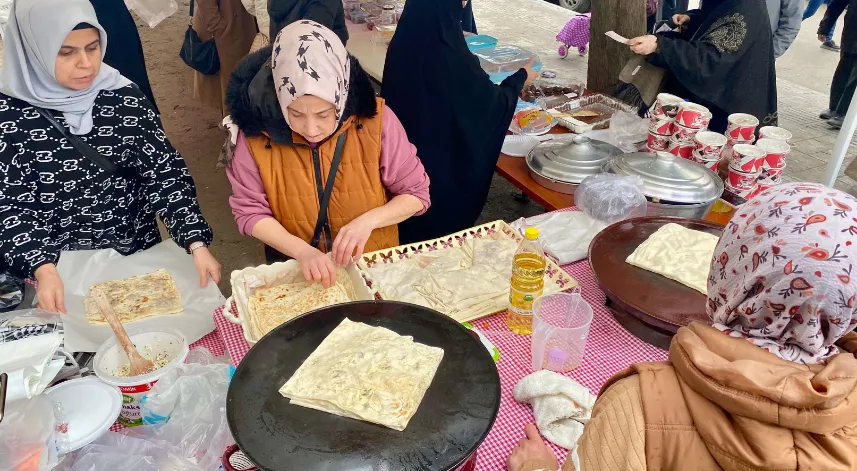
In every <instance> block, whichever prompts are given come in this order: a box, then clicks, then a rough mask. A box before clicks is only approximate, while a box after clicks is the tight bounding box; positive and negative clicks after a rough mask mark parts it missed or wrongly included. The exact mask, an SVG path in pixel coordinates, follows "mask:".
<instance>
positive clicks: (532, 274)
mask: <svg viewBox="0 0 857 471" xmlns="http://www.w3.org/2000/svg"><path fill="white" fill-rule="evenodd" d="M545 265H546V262H545V252H544V250H543V249H542V243H541V241H539V230H538V229H536V228H535V227H528V228H527V230H526V231H524V240H522V241H521V245H519V246H518V250H517V251H515V257H514V258H513V259H512V281H511V289H510V290H509V311H508V313H507V314H506V326H507V327H509V330H511V331H512V332H515V333H517V334H523V335H530V334H531V333H532V332H533V301H535V300H536V298H538V297H539V296H541V295H542V291H543V290H544V287H545Z"/></svg>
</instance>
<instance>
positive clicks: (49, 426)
mask: <svg viewBox="0 0 857 471" xmlns="http://www.w3.org/2000/svg"><path fill="white" fill-rule="evenodd" d="M55 428H56V420H55V418H54V411H53V405H52V403H51V400H50V399H48V398H47V396H44V395H42V396H36V397H33V398H32V399H23V400H19V401H15V402H10V403H8V404H6V412H5V415H4V416H3V421H2V422H0V471H9V470H14V471H42V470H49V469H53V467H54V465H56V464H57V460H58V456H57V455H58V445H57V443H56V442H55V434H54V429H55Z"/></svg>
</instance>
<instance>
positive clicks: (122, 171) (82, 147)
mask: <svg viewBox="0 0 857 471" xmlns="http://www.w3.org/2000/svg"><path fill="white" fill-rule="evenodd" d="M34 108H36V111H38V112H39V114H40V115H42V117H43V118H45V119H47V120H48V121H49V122H50V123H51V124H52V125H53V126H54V127H55V128H56V129H57V130H58V131H59V132H60V133H61V134H62V135H63V137H65V138H66V140H67V141H68V142H69V144H71V146H72V147H74V149H75V150H76V151H78V152H80V154H81V155H83V156H84V157H86V158H87V159H89V161H90V162H92V163H94V164H95V165H97V166H99V167H101V169H102V170H104V171H105V172H107V173H109V174H111V175H119V176H120V177H124V178H132V177H133V175H134V173H133V171H131V170H129V169H127V168H120V167H119V166H118V165H116V164H115V163H113V162H111V161H110V159H108V158H107V157H105V156H103V155H101V153H100V152H98V151H97V150H95V148H94V147H92V146H91V145H89V144H87V143H85V142H83V139H81V138H79V137H77V136H75V135H74V134H70V133H68V132H67V131H66V129H65V128H64V127H63V125H62V124H60V123H59V121H57V119H56V118H54V116H53V115H52V114H51V112H50V111H48V110H46V109H44V108H39V107H37V106H36V107H34Z"/></svg>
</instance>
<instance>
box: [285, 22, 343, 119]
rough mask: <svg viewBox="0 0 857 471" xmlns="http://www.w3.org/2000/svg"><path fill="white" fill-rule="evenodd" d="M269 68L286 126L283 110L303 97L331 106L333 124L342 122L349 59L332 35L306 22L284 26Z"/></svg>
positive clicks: (287, 116) (340, 42)
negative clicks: (271, 70)
mask: <svg viewBox="0 0 857 471" xmlns="http://www.w3.org/2000/svg"><path fill="white" fill-rule="evenodd" d="M271 68H272V69H273V75H274V85H275V86H276V87H277V99H278V100H279V102H280V109H281V110H282V111H283V116H284V117H285V118H286V122H287V123H288V121H289V113H288V111H287V110H286V108H288V107H289V105H291V104H292V102H293V101H295V100H296V99H298V98H300V97H302V96H304V95H312V96H315V97H318V98H321V99H323V100H326V101H328V102H330V103H332V104H333V106H334V107H335V108H336V122H337V123H339V122H340V121H342V116H343V114H344V112H345V101H346V100H347V99H348V87H349V84H348V79H349V77H350V76H351V59H350V58H349V56H348V51H346V50H345V46H344V45H343V44H342V41H341V40H340V39H339V36H337V35H336V33H334V32H333V31H331V30H329V29H327V28H325V27H324V26H322V25H320V24H318V23H316V22H315V21H310V20H300V21H296V22H294V23H292V24H290V25H288V26H286V27H285V28H283V29H282V30H281V31H280V33H279V34H277V39H276V40H275V41H274V49H273V52H272V53H271ZM290 125H291V124H290Z"/></svg>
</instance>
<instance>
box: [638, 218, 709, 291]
mask: <svg viewBox="0 0 857 471" xmlns="http://www.w3.org/2000/svg"><path fill="white" fill-rule="evenodd" d="M719 240H720V238H719V237H717V236H716V235H713V234H709V233H707V232H702V231H694V230H693V229H688V228H686V227H684V226H680V225H678V224H674V223H670V224H665V225H664V226H663V227H661V228H660V229H658V230H657V231H656V232H655V233H654V234H652V235H650V236H649V238H648V239H646V241H645V242H643V243H642V244H640V246H639V247H637V248H636V249H635V250H634V252H633V253H632V254H631V255H629V256H628V258H627V259H625V262H626V263H630V264H631V265H634V266H635V267H640V268H642V269H643V270H648V271H650V272H654V273H657V274H658V275H661V276H665V277H667V278H669V279H671V280H675V281H678V282H679V283H681V284H683V285H685V286H688V287H690V288H693V289H695V290H697V291H699V292H700V293H702V294H707V291H708V288H707V286H708V271H709V269H710V268H711V259H712V257H713V256H714V249H715V248H716V247H717V242H718V241H719Z"/></svg>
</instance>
